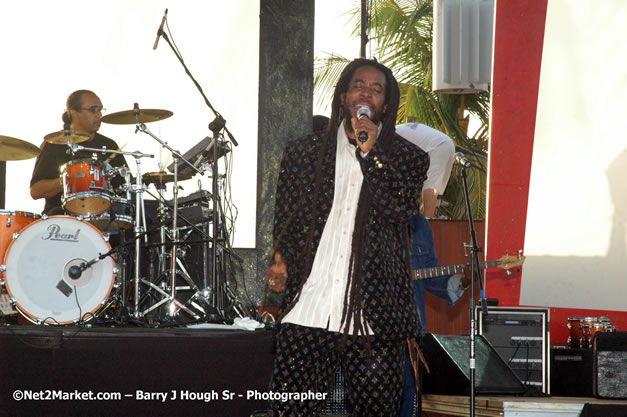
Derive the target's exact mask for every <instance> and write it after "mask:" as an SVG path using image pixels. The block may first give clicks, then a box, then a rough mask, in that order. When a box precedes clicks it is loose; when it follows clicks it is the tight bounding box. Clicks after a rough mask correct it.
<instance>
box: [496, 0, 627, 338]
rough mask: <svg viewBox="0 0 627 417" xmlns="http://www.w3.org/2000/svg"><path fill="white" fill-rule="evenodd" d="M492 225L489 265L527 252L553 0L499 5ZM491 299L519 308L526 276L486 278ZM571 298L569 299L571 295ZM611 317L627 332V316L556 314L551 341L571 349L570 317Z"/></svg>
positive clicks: (598, 312)
mask: <svg viewBox="0 0 627 417" xmlns="http://www.w3.org/2000/svg"><path fill="white" fill-rule="evenodd" d="M496 5H497V8H496V20H495V23H496V27H495V37H494V41H495V44H494V72H493V80H492V120H491V142H490V162H489V164H490V168H489V169H490V171H489V174H490V176H489V179H488V181H489V195H488V219H487V235H486V236H487V246H488V251H487V252H488V253H487V258H488V259H494V258H498V257H500V256H501V255H502V254H503V253H504V252H505V251H506V250H509V253H510V254H511V255H514V254H515V251H516V250H518V249H523V245H524V241H525V226H526V220H527V200H528V194H529V176H530V172H531V156H532V151H533V139H534V135H535V123H536V108H537V102H538V88H539V82H540V67H541V61H542V46H543V40H544V30H545V20H546V8H547V0H527V1H522V0H518V1H497V2H496ZM486 279H487V284H486V296H487V297H489V298H497V299H498V300H499V305H501V306H518V305H519V302H520V273H514V274H513V275H512V276H510V277H507V276H506V275H505V273H504V272H503V271H494V270H492V271H488V272H487V273H486ZM565 296H566V295H565ZM600 316H608V317H609V318H610V320H611V322H612V324H614V325H615V326H616V327H617V329H618V330H627V313H625V312H616V311H603V310H582V309H564V308H551V326H550V329H551V341H552V342H554V343H566V341H567V339H568V336H569V334H570V332H569V330H568V328H567V324H568V318H569V317H600Z"/></svg>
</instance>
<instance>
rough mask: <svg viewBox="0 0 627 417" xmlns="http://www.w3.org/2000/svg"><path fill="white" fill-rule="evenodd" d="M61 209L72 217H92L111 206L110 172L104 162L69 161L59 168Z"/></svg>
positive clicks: (89, 160) (87, 160)
mask: <svg viewBox="0 0 627 417" xmlns="http://www.w3.org/2000/svg"><path fill="white" fill-rule="evenodd" d="M61 170H62V178H63V199H62V202H63V208H64V209H65V210H66V211H68V212H69V213H72V214H74V215H77V216H79V215H86V216H92V215H97V214H101V213H104V212H105V211H107V210H108V209H109V207H110V206H111V194H112V192H111V185H110V183H109V174H108V171H109V170H110V166H109V164H107V163H106V162H100V161H95V160H91V159H79V160H76V161H70V162H68V163H67V164H65V165H63V166H62V167H61Z"/></svg>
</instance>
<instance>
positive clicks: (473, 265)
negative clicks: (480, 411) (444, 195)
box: [460, 164, 488, 417]
mask: <svg viewBox="0 0 627 417" xmlns="http://www.w3.org/2000/svg"><path fill="white" fill-rule="evenodd" d="M460 165H461V167H462V179H463V183H464V197H465V200H466V213H467V214H468V227H469V229H470V238H471V243H470V245H471V249H470V251H471V261H470V296H469V299H468V309H469V312H468V317H469V321H470V334H469V353H468V365H469V366H468V367H469V371H470V417H475V333H476V331H475V329H476V321H475V314H474V300H475V283H474V280H475V271H477V279H478V280H479V288H480V291H481V310H482V311H483V314H484V317H485V316H487V315H488V306H487V303H486V300H485V291H484V289H483V276H482V273H481V267H480V263H479V252H480V251H481V248H479V245H478V244H477V234H476V233H475V223H474V220H473V218H472V208H471V206H470V194H469V193H468V177H467V174H466V169H467V168H468V166H466V165H464V164H460Z"/></svg>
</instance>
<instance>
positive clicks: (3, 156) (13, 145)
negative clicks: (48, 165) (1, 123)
mask: <svg viewBox="0 0 627 417" xmlns="http://www.w3.org/2000/svg"><path fill="white" fill-rule="evenodd" d="M37 155H39V148H38V147H37V146H35V145H33V144H32V143H29V142H26V141H25V140H22V139H16V138H12V137H9V136H0V161H20V160H23V159H30V158H34V157H36V156H37Z"/></svg>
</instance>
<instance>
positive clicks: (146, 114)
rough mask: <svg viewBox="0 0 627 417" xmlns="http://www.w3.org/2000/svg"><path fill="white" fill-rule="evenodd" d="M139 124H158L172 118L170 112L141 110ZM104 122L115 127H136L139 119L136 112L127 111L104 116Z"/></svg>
mask: <svg viewBox="0 0 627 417" xmlns="http://www.w3.org/2000/svg"><path fill="white" fill-rule="evenodd" d="M138 111H139V123H150V122H157V121H159V120H163V119H167V118H168V117H170V116H172V115H173V114H174V113H172V112H171V111H170V110H159V109H139V110H138ZM100 120H102V121H103V122H104V123H110V124H114V125H134V124H135V123H137V119H136V117H135V110H125V111H119V112H117V113H111V114H107V115H105V116H102V119H100Z"/></svg>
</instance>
